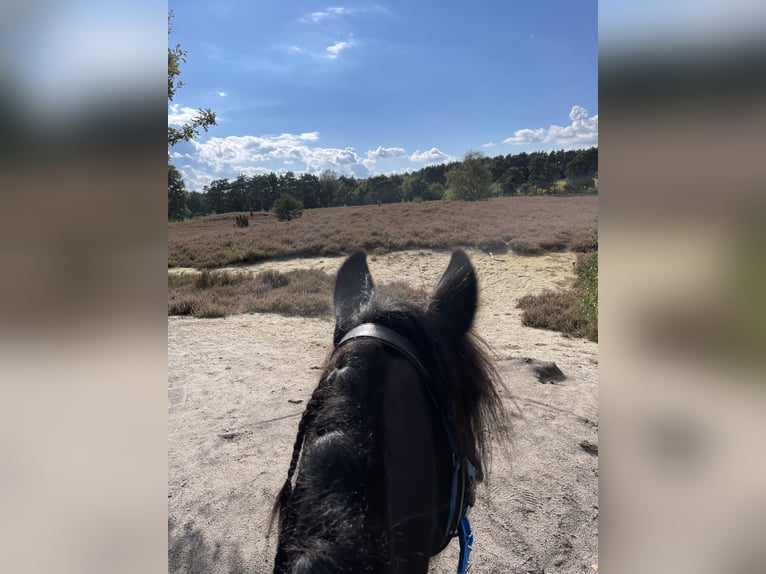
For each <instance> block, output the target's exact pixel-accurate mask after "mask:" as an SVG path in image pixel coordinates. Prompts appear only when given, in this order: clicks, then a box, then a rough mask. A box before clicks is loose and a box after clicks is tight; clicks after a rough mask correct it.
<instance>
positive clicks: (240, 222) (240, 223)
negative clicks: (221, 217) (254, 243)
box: [234, 213, 250, 227]
mask: <svg viewBox="0 0 766 574" xmlns="http://www.w3.org/2000/svg"><path fill="white" fill-rule="evenodd" d="M234 223H235V224H236V225H237V227H247V226H248V225H250V220H249V219H248V218H247V215H245V214H244V213H240V214H239V215H238V216H237V218H236V220H235V221H234Z"/></svg>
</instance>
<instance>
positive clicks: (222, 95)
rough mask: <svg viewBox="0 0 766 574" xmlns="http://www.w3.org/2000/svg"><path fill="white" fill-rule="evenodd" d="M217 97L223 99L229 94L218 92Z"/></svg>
mask: <svg viewBox="0 0 766 574" xmlns="http://www.w3.org/2000/svg"><path fill="white" fill-rule="evenodd" d="M218 95H219V96H221V97H222V98H225V97H226V96H228V95H229V94H228V93H226V92H218Z"/></svg>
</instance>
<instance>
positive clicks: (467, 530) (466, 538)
mask: <svg viewBox="0 0 766 574" xmlns="http://www.w3.org/2000/svg"><path fill="white" fill-rule="evenodd" d="M458 538H459V539H460V560H458V563H457V574H465V573H466V572H468V566H469V564H468V562H469V560H470V559H471V549H473V530H472V529H471V522H470V521H469V520H468V517H467V516H463V518H461V519H460V526H459V527H458Z"/></svg>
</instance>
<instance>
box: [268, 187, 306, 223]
mask: <svg viewBox="0 0 766 574" xmlns="http://www.w3.org/2000/svg"><path fill="white" fill-rule="evenodd" d="M271 211H273V212H274V215H276V216H277V219H278V220H279V221H290V220H291V219H298V218H299V217H300V216H301V215H303V203H302V202H301V201H300V200H299V199H296V198H294V197H293V196H292V195H288V194H286V193H285V194H283V195H280V196H279V197H278V198H277V200H276V201H275V202H274V207H272V208H271Z"/></svg>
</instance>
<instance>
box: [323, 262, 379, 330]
mask: <svg viewBox="0 0 766 574" xmlns="http://www.w3.org/2000/svg"><path fill="white" fill-rule="evenodd" d="M374 291H375V285H374V284H373V283H372V275H370V269H369V267H367V255H366V254H365V252H364V251H356V252H355V253H353V254H352V255H351V256H350V257H349V258H348V259H346V261H344V262H343V265H341V267H340V269H339V270H338V276H337V277H336V279H335V293H334V295H333V305H334V307H335V326H336V328H338V327H340V326H341V325H343V324H344V323H345V322H346V321H347V320H348V319H349V317H351V315H353V314H354V313H356V312H357V311H359V309H360V308H361V307H362V305H364V304H365V303H367V302H368V301H369V300H370V299H372V297H373V294H374Z"/></svg>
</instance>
